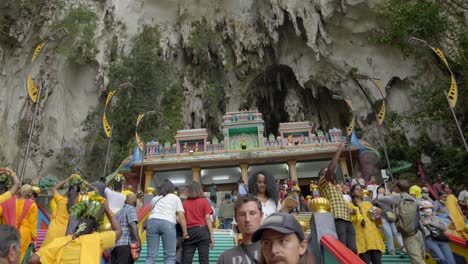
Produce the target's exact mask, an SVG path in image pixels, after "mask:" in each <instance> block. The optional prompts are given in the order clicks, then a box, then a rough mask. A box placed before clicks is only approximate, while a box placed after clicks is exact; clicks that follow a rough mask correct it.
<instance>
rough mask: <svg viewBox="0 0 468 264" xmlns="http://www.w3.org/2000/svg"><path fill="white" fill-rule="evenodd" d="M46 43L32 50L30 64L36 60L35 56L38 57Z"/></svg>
mask: <svg viewBox="0 0 468 264" xmlns="http://www.w3.org/2000/svg"><path fill="white" fill-rule="evenodd" d="M46 43H47V42H43V43H41V44H39V45H37V47H36V49H35V50H34V53H33V55H32V58H31V63H33V62H34V61H35V60H36V57H37V55H39V52H41V50H42V48H43V47H44V46H45V44H46Z"/></svg>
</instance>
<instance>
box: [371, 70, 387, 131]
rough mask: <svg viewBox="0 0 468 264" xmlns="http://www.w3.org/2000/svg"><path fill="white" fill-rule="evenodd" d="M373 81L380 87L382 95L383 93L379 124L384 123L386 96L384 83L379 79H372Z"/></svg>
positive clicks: (378, 116) (378, 118)
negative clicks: (383, 87)
mask: <svg viewBox="0 0 468 264" xmlns="http://www.w3.org/2000/svg"><path fill="white" fill-rule="evenodd" d="M372 82H373V83H374V84H375V86H377V88H378V89H379V91H380V95H382V106H380V111H379V113H378V114H377V122H379V125H382V123H383V121H384V119H385V98H384V95H383V89H382V84H381V83H380V80H377V79H372Z"/></svg>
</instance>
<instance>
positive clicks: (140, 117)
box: [135, 113, 145, 152]
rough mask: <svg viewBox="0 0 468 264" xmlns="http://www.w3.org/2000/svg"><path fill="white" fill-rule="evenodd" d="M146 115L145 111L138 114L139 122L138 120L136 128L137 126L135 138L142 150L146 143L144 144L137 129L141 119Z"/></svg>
mask: <svg viewBox="0 0 468 264" xmlns="http://www.w3.org/2000/svg"><path fill="white" fill-rule="evenodd" d="M144 116H145V113H142V114H139V115H138V118H137V122H136V128H135V140H136V142H137V144H138V147H139V148H140V151H142V152H143V148H144V145H143V142H142V141H141V139H140V136H138V133H137V129H138V125H139V124H140V122H141V120H142V119H143V117H144Z"/></svg>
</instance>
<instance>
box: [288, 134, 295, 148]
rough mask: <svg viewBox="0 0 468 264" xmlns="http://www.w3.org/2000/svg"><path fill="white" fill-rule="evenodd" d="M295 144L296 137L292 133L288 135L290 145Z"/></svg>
mask: <svg viewBox="0 0 468 264" xmlns="http://www.w3.org/2000/svg"><path fill="white" fill-rule="evenodd" d="M292 145H294V138H293V136H292V135H289V136H288V146H292Z"/></svg>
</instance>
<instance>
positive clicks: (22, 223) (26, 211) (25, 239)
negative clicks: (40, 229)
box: [0, 184, 38, 261]
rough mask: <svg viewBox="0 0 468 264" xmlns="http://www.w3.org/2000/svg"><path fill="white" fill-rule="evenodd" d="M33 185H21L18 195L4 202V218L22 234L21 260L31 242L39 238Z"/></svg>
mask: <svg viewBox="0 0 468 264" xmlns="http://www.w3.org/2000/svg"><path fill="white" fill-rule="evenodd" d="M32 197H33V190H32V187H31V185H29V184H25V185H23V186H21V188H20V190H19V194H18V197H13V198H11V199H9V200H7V201H6V202H4V203H2V204H1V205H0V206H1V207H2V212H3V215H2V218H3V222H4V223H5V224H8V225H11V226H14V227H16V228H17V229H18V230H19V231H20V234H21V261H23V258H24V255H25V254H26V251H27V249H28V246H29V244H31V242H34V241H36V239H37V220H38V211H37V205H36V203H35V202H34V200H32V199H31V198H32Z"/></svg>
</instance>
